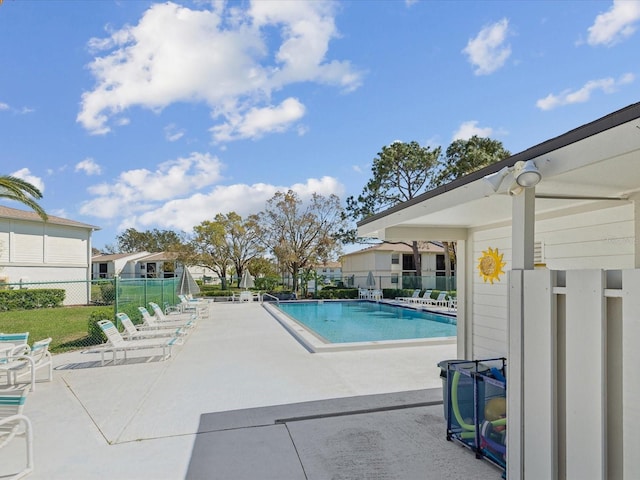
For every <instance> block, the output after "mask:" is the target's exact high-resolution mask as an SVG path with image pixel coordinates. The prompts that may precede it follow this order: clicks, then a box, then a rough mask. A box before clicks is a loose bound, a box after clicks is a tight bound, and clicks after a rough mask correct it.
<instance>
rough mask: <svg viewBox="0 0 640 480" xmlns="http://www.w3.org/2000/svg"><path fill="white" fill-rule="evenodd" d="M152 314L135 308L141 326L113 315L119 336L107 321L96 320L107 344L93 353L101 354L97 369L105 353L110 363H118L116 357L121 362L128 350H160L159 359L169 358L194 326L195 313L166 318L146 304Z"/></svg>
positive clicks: (155, 304) (157, 309)
mask: <svg viewBox="0 0 640 480" xmlns="http://www.w3.org/2000/svg"><path fill="white" fill-rule="evenodd" d="M149 306H150V307H151V309H152V310H153V312H154V314H153V315H151V314H150V313H149V311H148V310H147V309H146V308H145V307H138V310H139V311H140V313H141V315H142V324H141V325H135V324H134V323H133V321H132V320H131V319H130V318H129V316H128V315H127V314H126V313H123V312H120V313H118V314H117V318H118V321H119V322H120V323H121V324H122V326H123V328H124V330H123V332H122V333H120V331H119V330H118V329H117V328H116V326H115V325H114V324H113V322H112V321H111V320H100V321H99V322H98V325H99V326H100V329H101V330H102V331H103V332H104V334H105V336H106V337H107V342H106V343H105V344H102V345H101V346H99V347H98V348H97V349H94V351H98V352H99V353H100V354H101V361H100V363H101V365H104V363H105V362H104V356H105V353H111V355H112V362H113V364H116V363H117V361H118V357H117V356H118V353H119V352H120V353H122V354H123V356H124V360H125V361H126V359H127V352H129V351H132V350H162V359H163V360H165V359H167V358H169V357H171V351H172V348H173V346H174V345H178V344H181V343H182V342H183V340H184V337H185V336H186V335H187V334H188V333H189V331H190V330H191V329H192V328H194V327H195V326H196V322H197V320H198V315H197V314H196V313H188V312H186V313H176V314H166V313H164V311H163V310H162V309H161V308H160V306H159V305H158V304H157V303H154V302H149Z"/></svg>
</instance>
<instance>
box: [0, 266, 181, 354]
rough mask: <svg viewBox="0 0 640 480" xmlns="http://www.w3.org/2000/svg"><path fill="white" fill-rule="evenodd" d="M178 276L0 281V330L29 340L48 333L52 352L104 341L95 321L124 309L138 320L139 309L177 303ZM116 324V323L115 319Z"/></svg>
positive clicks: (109, 316) (43, 336)
mask: <svg viewBox="0 0 640 480" xmlns="http://www.w3.org/2000/svg"><path fill="white" fill-rule="evenodd" d="M178 284H179V279H178V278H132V279H120V278H111V279H99V280H89V281H87V280H77V281H69V280H65V281H49V282H19V283H2V284H0V332H2V333H18V332H30V336H29V343H31V342H32V341H35V340H39V339H41V338H46V337H51V338H52V343H51V350H52V351H53V352H54V353H55V352H60V351H66V350H71V349H78V348H84V347H88V346H91V345H95V344H99V343H102V342H103V341H104V340H105V339H104V337H103V335H102V332H101V331H100V329H99V328H98V327H97V325H96V322H97V321H98V320H102V319H105V318H107V319H110V320H113V321H114V322H116V315H115V314H116V313H117V312H125V313H127V315H129V317H130V318H131V319H132V320H133V321H134V322H135V323H137V322H139V321H141V315H140V312H139V311H138V307H140V306H146V307H147V308H148V305H149V302H154V303H157V304H158V305H160V306H164V305H166V304H169V305H176V304H178V303H179V302H180V300H179V298H178ZM116 323H117V322H116Z"/></svg>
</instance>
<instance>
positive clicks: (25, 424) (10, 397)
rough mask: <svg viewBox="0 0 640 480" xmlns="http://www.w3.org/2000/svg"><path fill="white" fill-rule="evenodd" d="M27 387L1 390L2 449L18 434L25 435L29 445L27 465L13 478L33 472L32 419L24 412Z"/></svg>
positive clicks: (0, 441)
mask: <svg viewBox="0 0 640 480" xmlns="http://www.w3.org/2000/svg"><path fill="white" fill-rule="evenodd" d="M27 392H28V389H27V388H22V389H12V390H0V449H2V447H4V446H6V445H8V444H9V443H10V442H11V440H13V439H14V438H15V437H17V436H24V437H25V442H26V447H27V465H26V466H25V468H24V469H23V470H21V471H20V472H17V473H15V474H14V475H13V476H11V477H2V478H11V479H17V478H22V477H24V476H25V475H28V474H30V473H31V472H33V429H32V427H31V421H30V420H29V418H28V417H27V416H25V415H24V414H23V413H22V412H23V410H24V404H25V401H26V399H27Z"/></svg>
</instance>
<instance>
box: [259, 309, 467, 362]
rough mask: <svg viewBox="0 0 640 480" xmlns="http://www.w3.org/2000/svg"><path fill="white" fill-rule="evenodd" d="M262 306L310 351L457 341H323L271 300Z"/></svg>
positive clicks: (370, 348)
mask: <svg viewBox="0 0 640 480" xmlns="http://www.w3.org/2000/svg"><path fill="white" fill-rule="evenodd" d="M262 306H263V308H264V309H265V310H266V311H267V312H269V313H270V314H271V316H272V317H274V318H275V319H276V320H277V321H278V323H280V324H281V325H282V326H283V327H284V328H285V330H287V332H289V334H290V335H291V336H292V337H294V339H296V340H297V341H298V342H299V343H300V344H301V345H302V346H303V347H304V348H306V349H307V350H308V351H309V352H310V353H323V352H341V351H342V352H348V351H356V350H375V349H383V348H399V347H428V346H436V345H452V344H456V343H457V337H455V336H454V337H439V338H420V339H403V340H384V341H372V342H347V343H325V342H323V341H322V340H321V339H320V338H319V337H318V336H317V335H315V334H313V333H312V332H311V331H310V330H308V329H307V328H305V327H303V326H302V325H301V324H300V323H298V322H296V321H295V320H293V319H292V318H290V317H288V316H287V315H285V314H284V313H282V312H281V311H280V310H278V309H277V308H276V307H274V306H273V305H272V304H271V302H264V303H263V304H262Z"/></svg>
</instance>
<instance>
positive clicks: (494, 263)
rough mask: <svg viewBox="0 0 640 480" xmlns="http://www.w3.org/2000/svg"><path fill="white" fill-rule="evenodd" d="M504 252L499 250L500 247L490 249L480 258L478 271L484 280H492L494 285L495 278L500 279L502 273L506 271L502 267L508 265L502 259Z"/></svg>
mask: <svg viewBox="0 0 640 480" xmlns="http://www.w3.org/2000/svg"><path fill="white" fill-rule="evenodd" d="M503 255H504V254H502V253H500V252H498V249H497V248H496V249H492V248H491V247H489V249H487V250H484V251H483V252H482V256H481V257H480V258H478V271H479V272H480V276H481V277H482V280H483V281H485V282H487V281H488V282H491V284H492V285H493V281H494V280H500V275H502V274H503V273H504V270H502V267H504V266H505V265H506V263H505V262H503V261H502V257H503Z"/></svg>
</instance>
